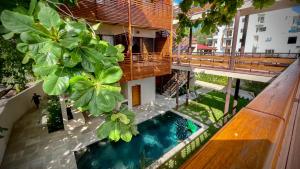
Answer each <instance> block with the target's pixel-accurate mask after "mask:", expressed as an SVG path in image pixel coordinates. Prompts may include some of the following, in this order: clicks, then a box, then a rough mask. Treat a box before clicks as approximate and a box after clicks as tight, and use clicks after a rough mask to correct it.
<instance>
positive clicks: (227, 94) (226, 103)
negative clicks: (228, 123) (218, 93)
mask: <svg viewBox="0 0 300 169" xmlns="http://www.w3.org/2000/svg"><path fill="white" fill-rule="evenodd" d="M231 86H232V77H228V82H227V87H226V100H225V106H224V116H225V115H226V114H227V113H228V111H229V104H230V96H231Z"/></svg>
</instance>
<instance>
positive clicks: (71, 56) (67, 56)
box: [63, 51, 82, 67]
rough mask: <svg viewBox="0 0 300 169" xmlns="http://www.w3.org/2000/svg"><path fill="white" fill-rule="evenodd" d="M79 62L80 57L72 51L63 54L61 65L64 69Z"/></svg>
mask: <svg viewBox="0 0 300 169" xmlns="http://www.w3.org/2000/svg"><path fill="white" fill-rule="evenodd" d="M81 60H82V59H81V56H80V55H79V54H78V52H76V51H72V52H71V53H69V52H65V53H64V54H63V63H64V66H66V67H74V66H76V65H77V64H78V63H79V62H81Z"/></svg>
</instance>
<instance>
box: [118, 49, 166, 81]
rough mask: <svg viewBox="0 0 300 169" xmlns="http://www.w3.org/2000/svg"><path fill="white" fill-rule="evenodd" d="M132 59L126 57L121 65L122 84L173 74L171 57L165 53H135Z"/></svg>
mask: <svg viewBox="0 0 300 169" xmlns="http://www.w3.org/2000/svg"><path fill="white" fill-rule="evenodd" d="M130 60H131V59H130V58H129V57H128V56H126V57H125V59H124V61H123V62H121V63H120V66H121V68H122V70H123V78H122V79H121V82H126V81H130V80H137V79H142V78H146V77H151V76H162V75H166V74H170V73H171V63H170V55H168V54H164V53H143V54H142V53H133V54H132V69H131V61H130ZM131 77H132V79H131Z"/></svg>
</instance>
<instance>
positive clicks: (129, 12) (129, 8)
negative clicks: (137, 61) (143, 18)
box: [127, 0, 133, 80]
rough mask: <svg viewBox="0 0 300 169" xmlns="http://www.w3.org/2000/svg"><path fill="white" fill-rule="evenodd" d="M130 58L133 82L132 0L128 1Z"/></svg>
mask: <svg viewBox="0 0 300 169" xmlns="http://www.w3.org/2000/svg"><path fill="white" fill-rule="evenodd" d="M127 53H128V56H129V58H130V80H133V60H132V30H131V0H128V52H127Z"/></svg>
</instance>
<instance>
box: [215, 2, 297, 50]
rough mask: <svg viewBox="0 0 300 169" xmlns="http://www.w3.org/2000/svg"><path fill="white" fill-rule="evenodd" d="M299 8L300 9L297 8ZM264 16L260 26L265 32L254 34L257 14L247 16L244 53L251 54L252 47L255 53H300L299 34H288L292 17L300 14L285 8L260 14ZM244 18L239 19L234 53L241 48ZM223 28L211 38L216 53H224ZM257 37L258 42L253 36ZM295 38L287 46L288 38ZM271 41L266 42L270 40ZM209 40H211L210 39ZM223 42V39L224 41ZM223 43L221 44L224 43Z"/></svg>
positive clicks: (220, 27)
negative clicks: (271, 51) (272, 50)
mask: <svg viewBox="0 0 300 169" xmlns="http://www.w3.org/2000/svg"><path fill="white" fill-rule="evenodd" d="M299 8H300V7H299ZM261 14H265V22H264V24H262V25H265V26H266V27H267V29H266V31H265V32H256V25H259V23H258V16H259V14H253V15H250V16H249V22H248V28H247V36H246V44H245V52H250V53H252V48H253V46H256V47H257V51H256V52H257V53H265V50H270V49H274V52H275V53H289V52H290V53H299V52H300V32H297V33H289V29H290V28H291V26H292V22H293V16H299V15H300V14H299V13H297V12H295V11H293V9H292V8H286V9H281V10H275V11H270V12H265V13H261ZM243 18H245V17H244V16H242V17H241V18H240V22H239V29H238V31H239V32H238V38H237V46H236V52H238V51H239V49H240V48H241V42H240V39H241V38H242V36H243V34H242V32H241V30H242V29H244V22H243ZM225 28H226V27H225V26H219V27H218V30H219V31H218V32H217V33H216V35H214V36H213V38H212V39H216V40H217V44H216V45H215V47H216V48H217V52H225V50H224V48H223V47H222V37H223V36H224V29H225ZM255 35H258V36H259V40H258V41H255V40H254V36H255ZM292 36H297V43H296V44H287V41H288V37H292ZM270 38H271V41H266V40H267V39H270ZM210 39H211V38H210ZM224 42H225V39H224ZM224 42H223V43H224Z"/></svg>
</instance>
